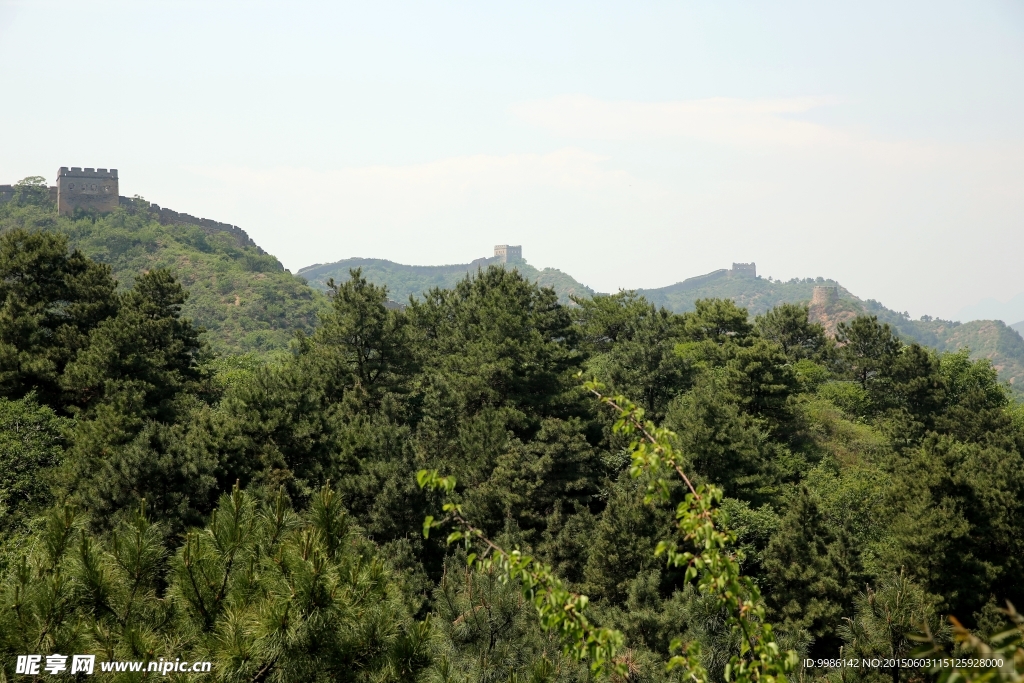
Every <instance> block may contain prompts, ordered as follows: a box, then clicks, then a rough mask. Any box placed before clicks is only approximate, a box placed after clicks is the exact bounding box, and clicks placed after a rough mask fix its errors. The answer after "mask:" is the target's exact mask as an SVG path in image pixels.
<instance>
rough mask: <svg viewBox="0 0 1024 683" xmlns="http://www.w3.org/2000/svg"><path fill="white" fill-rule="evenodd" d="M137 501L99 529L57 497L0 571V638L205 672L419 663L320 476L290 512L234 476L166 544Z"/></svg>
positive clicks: (220, 674) (336, 676) (16, 650)
mask: <svg viewBox="0 0 1024 683" xmlns="http://www.w3.org/2000/svg"><path fill="white" fill-rule="evenodd" d="M162 539H163V534H162V532H161V530H160V529H159V528H158V527H157V526H156V525H154V524H153V523H152V522H150V521H149V520H148V518H147V516H146V514H145V509H144V508H140V509H139V510H136V511H135V512H133V513H132V514H130V515H128V516H127V517H126V518H125V519H124V520H123V521H122V522H121V523H120V524H119V525H118V527H117V528H116V530H115V533H114V534H113V535H112V536H111V539H110V540H105V539H100V538H97V537H95V536H92V535H90V534H89V533H88V532H86V531H84V519H83V518H82V517H81V516H80V515H78V514H76V513H75V512H74V511H73V510H72V509H70V508H67V507H64V508H57V509H55V510H54V511H53V512H51V513H50V515H49V516H48V517H47V519H46V521H45V524H44V527H43V529H42V532H41V535H40V536H39V538H38V539H37V541H36V542H35V544H34V545H33V546H32V548H31V549H30V550H29V552H28V554H26V555H25V556H24V557H23V558H22V559H21V561H20V563H18V564H17V565H16V566H14V567H12V568H11V570H10V571H9V572H8V573H7V575H6V576H5V578H4V583H3V587H2V597H3V601H2V603H0V652H2V653H3V661H4V662H5V665H4V666H5V669H6V671H5V673H6V674H7V675H8V676H9V675H11V674H13V671H12V667H11V664H12V662H13V661H14V655H15V654H21V653H26V652H39V651H44V652H83V651H88V652H92V653H96V654H97V655H98V658H99V659H100V660H103V659H122V660H143V661H153V660H156V659H157V658H159V657H169V658H171V659H173V658H174V657H176V656H178V657H180V656H181V654H182V653H183V652H189V653H190V655H189V656H191V657H192V658H193V659H205V660H207V661H212V662H214V673H213V674H212V676H211V677H210V678H211V679H213V678H214V677H215V678H216V680H267V681H282V682H283V681H296V680H306V681H328V680H351V681H371V680H372V681H396V682H397V681H409V680H415V679H416V677H417V676H418V675H419V673H420V672H422V671H423V670H424V669H425V668H426V666H427V665H428V664H429V652H428V639H427V637H426V635H425V631H424V630H423V626H422V625H418V624H415V623H414V622H412V621H411V620H410V619H409V617H408V613H407V611H406V609H405V606H404V604H403V603H402V600H401V596H400V595H399V593H398V592H397V591H396V582H395V580H394V575H393V573H392V572H391V570H390V569H389V568H388V566H387V565H386V563H385V562H384V561H383V560H382V558H381V557H380V556H379V555H378V554H377V553H376V551H375V549H374V548H373V546H372V545H371V544H370V543H368V542H367V541H366V540H365V539H362V538H360V537H359V536H358V534H357V533H356V532H355V530H354V529H353V528H352V526H351V523H350V522H349V519H348V515H347V514H346V513H345V511H344V508H343V507H342V506H341V501H340V498H339V497H338V496H337V494H335V493H334V492H333V491H332V490H331V489H329V488H326V487H325V488H324V489H322V490H321V491H319V492H318V493H317V494H316V495H315V496H313V499H312V501H311V504H310V506H309V508H308V509H307V510H306V511H305V512H304V513H302V514H296V513H294V512H292V511H291V509H290V508H289V506H288V504H287V500H286V499H285V498H284V497H283V495H282V494H278V495H277V496H274V497H271V498H270V499H269V500H266V501H263V502H261V501H259V500H258V499H257V498H255V497H254V496H252V495H250V494H248V493H246V492H243V491H241V490H239V489H238V488H235V489H234V490H233V491H232V492H231V493H230V494H226V495H225V496H223V498H222V499H221V501H220V503H219V505H218V507H217V509H216V510H215V511H214V513H213V515H212V516H211V518H210V521H209V523H208V525H206V527H205V528H203V529H197V530H194V531H192V532H190V533H189V534H187V535H186V537H185V539H184V541H183V543H182V545H181V546H180V547H179V548H178V549H177V550H176V552H174V553H168V552H167V550H166V549H165V547H164V545H163V543H162Z"/></svg>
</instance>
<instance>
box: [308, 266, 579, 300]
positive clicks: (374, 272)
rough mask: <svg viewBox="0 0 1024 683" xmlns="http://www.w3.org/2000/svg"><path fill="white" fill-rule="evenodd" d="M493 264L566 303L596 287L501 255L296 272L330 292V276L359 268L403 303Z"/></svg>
mask: <svg viewBox="0 0 1024 683" xmlns="http://www.w3.org/2000/svg"><path fill="white" fill-rule="evenodd" d="M492 265H502V266H505V267H508V268H512V269H514V270H517V271H519V272H520V273H521V274H522V275H523V277H525V278H526V279H528V280H530V281H531V282H536V283H537V284H539V285H541V286H542V287H551V288H552V289H554V290H555V292H556V293H557V294H558V299H559V301H561V302H562V303H564V304H567V303H570V299H569V297H570V296H582V297H591V296H594V290H592V289H591V288H590V287H587V286H586V285H584V284H581V283H580V282H577V281H576V280H575V279H573V278H572V277H571V276H570V275H567V274H565V273H563V272H562V271H560V270H556V269H554V268H544V269H543V270H539V269H537V268H535V267H534V266H531V265H530V264H529V263H527V262H526V261H525V260H524V259H522V258H509V259H508V260H505V259H504V258H503V257H501V256H492V257H490V258H479V259H476V260H475V261H472V262H470V263H458V264H453V265H446V266H407V265H403V264H401V263H395V262H394V261H386V260H384V259H372V258H350V259H345V260H343V261H335V262H334V263H326V264H320V263H318V264H316V265H312V266H307V267H306V268H302V269H300V270H299V271H298V273H297V275H299V276H300V277H303V278H305V279H306V280H308V281H309V283H310V285H311V286H313V287H315V288H317V289H319V290H320V291H327V281H328V280H329V279H332V278H333V279H334V281H335V282H342V281H344V280H347V279H348V274H349V271H350V270H354V269H356V268H359V269H361V270H362V273H363V277H365V278H366V279H367V280H368V281H369V282H372V283H373V284H375V285H380V286H387V288H388V296H389V297H390V298H391V299H392V300H394V301H399V302H404V301H407V300H408V299H409V297H419V296H422V295H423V294H424V293H426V292H427V291H428V290H430V289H432V288H434V287H440V288H441V289H450V288H452V287H454V286H455V284H456V283H457V282H459V280H463V279H465V277H466V276H467V275H471V274H475V273H476V272H477V271H479V270H486V269H487V267H488V266H492Z"/></svg>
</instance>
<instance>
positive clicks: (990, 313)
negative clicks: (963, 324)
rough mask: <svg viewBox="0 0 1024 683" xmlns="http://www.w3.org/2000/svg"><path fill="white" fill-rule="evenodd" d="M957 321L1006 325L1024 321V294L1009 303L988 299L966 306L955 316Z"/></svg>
mask: <svg viewBox="0 0 1024 683" xmlns="http://www.w3.org/2000/svg"><path fill="white" fill-rule="evenodd" d="M954 317H955V318H956V319H957V320H963V321H968V320H1002V321H1003V322H1005V323H1006V324H1008V325H1009V324H1010V323H1013V322H1014V321H1017V320H1024V292H1021V293H1020V294H1018V295H1017V296H1015V297H1013V298H1011V299H1010V300H1009V301H999V300H998V299H993V298H988V299H983V300H982V301H979V302H978V303H976V304H974V305H971V306H965V307H964V308H961V309H960V310H959V311H957V314H956V315H955V316H954Z"/></svg>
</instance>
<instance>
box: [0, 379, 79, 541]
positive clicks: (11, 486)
mask: <svg viewBox="0 0 1024 683" xmlns="http://www.w3.org/2000/svg"><path fill="white" fill-rule="evenodd" d="M66 429H67V420H66V419H62V418H60V417H58V416H57V415H56V414H54V412H53V410H52V409H50V408H48V407H46V406H41V405H39V403H38V402H36V400H35V396H34V395H33V394H29V395H28V396H26V397H24V398H21V399H18V400H16V401H12V400H10V399H6V398H0V538H3V536H5V535H7V534H11V533H12V532H14V531H17V530H20V529H24V527H25V525H26V523H27V522H28V521H29V520H30V519H31V518H32V517H34V516H35V515H37V514H39V513H40V512H41V511H42V510H43V509H44V508H46V507H47V506H48V505H49V504H50V503H51V501H52V495H51V494H52V492H51V490H50V486H49V481H50V479H51V477H52V472H53V470H54V469H56V468H57V467H58V466H59V465H60V464H61V461H62V460H63V458H64V448H63V447H64V445H65V439H64V432H65V430H66Z"/></svg>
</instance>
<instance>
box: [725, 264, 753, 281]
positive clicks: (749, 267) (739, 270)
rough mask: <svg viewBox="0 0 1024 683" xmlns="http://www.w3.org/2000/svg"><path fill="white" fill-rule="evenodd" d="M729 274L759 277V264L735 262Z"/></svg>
mask: <svg viewBox="0 0 1024 683" xmlns="http://www.w3.org/2000/svg"><path fill="white" fill-rule="evenodd" d="M729 274H730V275H731V276H732V277H741V278H750V279H754V278H756V277H757V265H756V264H754V263H734V264H732V270H730V271H729Z"/></svg>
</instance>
